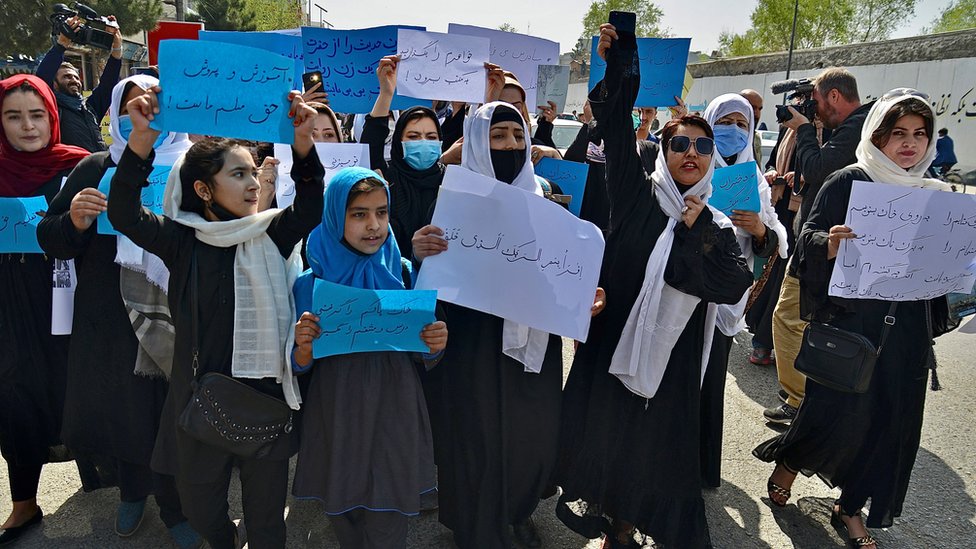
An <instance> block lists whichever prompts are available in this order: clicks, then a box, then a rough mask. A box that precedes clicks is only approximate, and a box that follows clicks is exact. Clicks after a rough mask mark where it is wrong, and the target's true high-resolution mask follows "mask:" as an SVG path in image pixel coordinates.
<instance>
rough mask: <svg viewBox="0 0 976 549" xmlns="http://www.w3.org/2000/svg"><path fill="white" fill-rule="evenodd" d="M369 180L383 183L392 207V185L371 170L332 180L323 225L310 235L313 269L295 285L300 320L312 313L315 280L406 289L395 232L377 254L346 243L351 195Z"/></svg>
mask: <svg viewBox="0 0 976 549" xmlns="http://www.w3.org/2000/svg"><path fill="white" fill-rule="evenodd" d="M367 178H373V179H378V180H380V181H383V184H384V191H385V192H386V200H387V203H389V200H390V187H389V185H388V184H387V183H386V181H384V180H383V178H382V177H380V176H379V174H377V173H376V172H374V171H373V170H370V169H367V168H360V167H355V168H343V169H342V170H339V171H338V172H337V173H336V174H335V176H333V177H332V180H331V181H330V182H329V184H328V186H327V187H326V189H325V208H324V209H323V210H322V224H321V225H319V226H318V227H316V228H315V229H314V230H313V231H312V232H311V233H310V234H309V235H308V247H307V250H306V257H307V258H308V263H309V265H311V269H310V270H308V271H305V272H304V273H302V275H301V276H300V277H298V281H296V282H295V302H296V305H298V314H299V316H300V315H301V314H302V313H303V312H305V311H310V310H311V307H312V285H313V283H314V278H320V279H322V280H327V281H329V282H334V283H336V284H342V285H345V286H352V287H354V288H363V289H367V290H402V289H404V286H403V274H402V272H403V267H402V265H401V263H400V248H399V247H398V246H397V243H396V239H395V238H394V237H393V229H392V228H390V229H389V232H390V234H389V236H388V237H387V239H386V242H384V243H383V246H382V247H381V248H380V249H379V250H377V251H376V252H375V253H373V254H369V255H367V254H363V253H360V252H358V251H355V250H354V249H352V248H351V247H349V246H348V245H347V244H346V243H345V241H344V238H343V234H344V233H345V224H346V205H347V203H348V201H349V191H350V190H351V189H352V187H353V185H355V184H356V183H359V182H360V181H362V180H363V179H367ZM390 206H391V207H392V204H391V205H390Z"/></svg>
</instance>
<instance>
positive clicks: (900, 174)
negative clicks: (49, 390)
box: [851, 88, 952, 191]
mask: <svg viewBox="0 0 976 549" xmlns="http://www.w3.org/2000/svg"><path fill="white" fill-rule="evenodd" d="M902 89H903V90H904V91H905V92H906V93H901V94H897V93H895V92H896V90H892V91H890V92H888V93H887V94H885V95H884V96H883V97H882V98H881V99H879V100H878V101H877V102H875V104H874V106H873V107H871V110H870V111H868V117H867V119H866V120H865V121H864V126H863V127H862V128H861V142H860V143H858V145H857V150H856V151H855V152H854V156H855V157H857V162H856V163H855V164H853V165H852V166H851V167H854V168H860V169H861V170H864V172H865V173H867V174H868V177H870V178H871V180H872V181H874V182H876V183H890V184H893V185H901V186H904V187H917V188H922V189H934V190H937V191H951V190H952V187H951V186H950V185H949V184H948V183H946V182H944V181H939V180H938V179H930V178H924V177H922V175H924V174H925V170H927V169H928V167H929V165H930V164H931V163H932V161H933V160H935V154H936V151H935V142H936V139H934V136H931V135H930V136H929V146H928V148H927V149H926V150H925V155H924V156H923V157H922V159H921V160H920V161H919V162H918V163H917V164H915V165H914V166H913V167H911V168H909V169H907V170H906V169H903V168H901V167H899V166H898V164H895V162H894V161H893V160H892V159H890V158H888V157H887V156H885V154H884V153H883V152H881V150H880V149H878V148H877V147H875V146H874V143H872V142H871V134H873V133H874V131H875V130H877V129H878V126H880V125H881V122H882V121H883V120H884V117H885V115H886V114H888V111H889V110H891V108H892V107H894V106H895V105H897V104H898V103H900V102H902V101H905V100H907V99H912V98H914V99H918V100H919V101H920V102H922V103H924V104H925V106H926V107H927V108H928V109H929V112H930V113H931V117H932V120H935V112H934V111H932V105H930V104H929V102H928V100H927V99H925V98H922V97H918V96H915V95H909V93H908V92H913V91H915V90H909V89H907V88H902Z"/></svg>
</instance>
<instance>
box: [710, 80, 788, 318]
mask: <svg viewBox="0 0 976 549" xmlns="http://www.w3.org/2000/svg"><path fill="white" fill-rule="evenodd" d="M734 112H737V113H739V114H741V115H742V116H744V117H745V119H746V121H747V122H748V123H749V131H748V136H749V140H748V142H747V143H746V146H745V147H744V148H743V149H742V150H741V151H739V154H738V155H737V156H736V157H735V162H734V164H742V163H744V162H756V158H755V153H754V150H753V147H752V143H753V140H754V139H755V137H756V132H755V128H754V127H753V126H754V125H755V119H754V118H753V111H752V105H751V104H750V103H749V101H747V100H746V98H744V97H742V96H741V95H739V94H737V93H726V94H723V95H720V96H718V97H716V98H715V99H714V100H713V101H712V102H711V103H710V104H709V105H708V107H707V108H706V109H705V113H704V118H705V121H706V122H708V125H709V126H712V127H713V128H714V127H715V124H716V123H718V121H719V120H720V119H721V118H722V117H724V116H727V115H729V114H731V113H734ZM713 156H714V158H715V165H716V167H719V168H724V167H726V166H728V164H727V163H726V162H725V159H724V158H722V155H721V154H718V149H716V150H715V154H714V155H713ZM756 181H757V184H758V185H759V206H760V210H759V220H760V221H762V223H763V225H765V226H766V227H768V228H769V229H770V230H772V231H773V232H774V233H776V236H777V239H778V252H779V256H780V257H781V258H783V259H786V257H787V252H788V251H789V241H788V237H787V234H786V227H784V226H783V224H782V223H781V222H780V220H779V216H777V215H776V210H775V209H774V208H773V195H772V191H771V190H770V188H769V184H768V183H766V177H765V176H764V175H763V173H762V171H761V170H760V169H759V165H758V164H757V165H756ZM735 237H736V240H737V241H738V242H739V248H741V249H742V255H743V256H744V257H745V258H746V264H747V265H749V268H750V269H752V268H753V267H754V265H755V261H756V258H755V254H753V252H752V235H751V234H749V232H748V231H746V230H744V229H741V228H739V227H736V228H735ZM748 301H749V290H746V292H745V294H744V295H743V296H742V299H740V300H739V302H738V303H736V304H735V305H719V306H718V328H719V330H721V331H722V333H723V334H725V335H727V336H734V335H735V334H737V333H739V332H741V331H742V330H743V329H744V328H745V318H744V316H745V310H746V303H747V302H748Z"/></svg>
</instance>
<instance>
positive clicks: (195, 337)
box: [190, 237, 200, 383]
mask: <svg viewBox="0 0 976 549" xmlns="http://www.w3.org/2000/svg"><path fill="white" fill-rule="evenodd" d="M193 240H194V242H193V247H192V249H191V251H190V337H191V342H192V345H193V347H192V348H193V362H192V366H193V383H196V381H197V372H198V371H199V369H200V327H199V322H200V319H199V317H200V303H199V295H198V293H199V288H198V287H197V286H198V282H197V279H198V276H197V243H196V238H195V237H194V239H193Z"/></svg>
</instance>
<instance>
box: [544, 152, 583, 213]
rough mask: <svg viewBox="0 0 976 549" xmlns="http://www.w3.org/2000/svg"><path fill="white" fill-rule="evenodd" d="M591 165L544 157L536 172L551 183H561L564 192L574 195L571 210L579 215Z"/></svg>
mask: <svg viewBox="0 0 976 549" xmlns="http://www.w3.org/2000/svg"><path fill="white" fill-rule="evenodd" d="M589 171H590V167H589V166H588V165H586V164H584V163H582V162H570V161H569V160H556V159H555V158H543V159H542V160H540V161H539V163H538V164H536V165H535V174H536V175H539V176H542V177H545V178H546V179H547V180H549V182H550V183H555V184H556V185H559V188H561V189H562V190H563V194H568V195H572V197H573V199H572V201H570V203H569V211H571V212H573V214H575V215H576V217H579V214H580V206H581V205H582V204H583V192H584V191H585V190H586V175H587V173H588V172H589Z"/></svg>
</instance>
